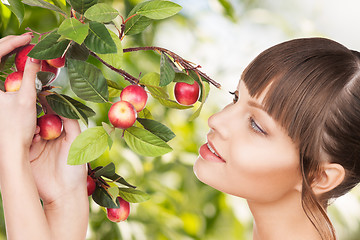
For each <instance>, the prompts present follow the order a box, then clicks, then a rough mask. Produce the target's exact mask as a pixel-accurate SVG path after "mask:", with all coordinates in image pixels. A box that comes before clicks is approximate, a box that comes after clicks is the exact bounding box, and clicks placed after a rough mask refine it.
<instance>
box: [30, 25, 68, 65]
mask: <svg viewBox="0 0 360 240" xmlns="http://www.w3.org/2000/svg"><path fill="white" fill-rule="evenodd" d="M60 37H61V35H60V34H58V33H56V31H54V32H52V33H50V34H49V35H47V36H46V37H45V38H44V39H42V40H41V41H40V42H39V43H38V44H36V45H35V47H34V48H33V49H32V50H31V51H30V52H29V54H28V56H29V57H31V58H35V59H42V60H46V59H54V58H58V57H61V56H62V55H63V54H64V51H65V50H66V48H67V46H68V45H69V43H70V41H69V40H63V41H60V42H58V39H59V38H60Z"/></svg>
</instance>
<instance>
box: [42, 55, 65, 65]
mask: <svg viewBox="0 0 360 240" xmlns="http://www.w3.org/2000/svg"><path fill="white" fill-rule="evenodd" d="M46 62H47V63H48V64H49V65H50V66H53V67H56V68H62V67H64V66H65V56H64V57H58V58H55V59H49V60H46Z"/></svg>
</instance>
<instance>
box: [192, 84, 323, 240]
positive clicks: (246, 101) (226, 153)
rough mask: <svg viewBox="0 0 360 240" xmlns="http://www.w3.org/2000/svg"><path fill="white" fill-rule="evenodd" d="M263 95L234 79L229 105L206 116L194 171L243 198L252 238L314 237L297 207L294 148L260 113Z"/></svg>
mask: <svg viewBox="0 0 360 240" xmlns="http://www.w3.org/2000/svg"><path fill="white" fill-rule="evenodd" d="M263 97H264V96H260V97H259V98H258V99H254V98H252V97H251V96H250V95H249V93H248V90H247V89H246V87H245V85H244V84H243V83H242V82H241V81H240V84H239V86H238V89H237V91H236V97H235V98H236V99H235V101H234V103H231V104H229V105H228V106H226V107H225V108H224V109H223V110H222V111H220V112H218V113H216V114H214V115H213V116H211V117H210V118H209V121H208V125H209V127H210V131H209V133H208V135H207V140H208V144H204V145H203V146H202V147H201V148H200V151H199V152H200V156H199V157H198V159H197V160H196V162H195V165H194V172H195V174H196V176H197V177H198V178H199V180H200V181H202V182H204V183H206V184H208V185H210V186H212V187H214V188H216V189H218V190H220V191H223V192H225V193H228V194H231V195H235V196H239V197H242V198H245V199H247V202H248V205H249V208H250V210H251V212H252V214H253V217H254V228H253V239H254V240H273V239H274V240H275V239H285V240H286V239H289V240H290V239H291V240H294V239H295V240H296V239H313V240H317V239H320V238H319V234H318V233H317V231H316V229H315V228H314V227H313V225H312V224H311V222H310V220H309V219H308V218H307V217H306V215H305V213H304V210H303V209H302V207H301V186H302V178H301V172H300V167H299V150H298V148H297V146H296V144H295V143H293V142H292V140H291V139H290V138H289V137H288V136H287V134H286V132H285V131H284V130H283V129H282V128H281V127H280V126H279V125H278V124H277V123H276V122H275V121H274V120H273V119H272V118H271V117H270V116H269V115H268V114H267V113H266V112H265V111H264V110H263V109H262V106H261V102H262V98H263ZM208 145H210V148H212V149H211V150H210V149H209V146H208ZM214 152H215V153H214Z"/></svg>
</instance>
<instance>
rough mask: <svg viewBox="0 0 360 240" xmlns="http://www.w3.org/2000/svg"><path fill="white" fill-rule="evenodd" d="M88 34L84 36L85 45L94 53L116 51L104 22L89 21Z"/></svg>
mask: <svg viewBox="0 0 360 240" xmlns="http://www.w3.org/2000/svg"><path fill="white" fill-rule="evenodd" d="M89 28H90V29H89V34H88V36H87V37H86V38H85V41H84V43H85V45H86V46H87V47H88V48H89V49H90V50H91V51H93V52H95V53H102V54H107V53H117V52H118V51H117V46H116V44H115V42H114V40H113V39H112V37H111V35H110V33H109V31H108V30H107V28H106V27H105V25H104V24H102V23H98V22H90V23H89Z"/></svg>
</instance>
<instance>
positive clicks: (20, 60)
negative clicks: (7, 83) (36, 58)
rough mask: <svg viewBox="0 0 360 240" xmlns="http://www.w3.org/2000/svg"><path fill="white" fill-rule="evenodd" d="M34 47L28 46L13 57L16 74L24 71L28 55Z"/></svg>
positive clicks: (32, 45)
mask: <svg viewBox="0 0 360 240" xmlns="http://www.w3.org/2000/svg"><path fill="white" fill-rule="evenodd" d="M34 46H35V45H34V44H29V45H26V46H24V47H22V48H20V49H19V51H18V52H17V54H16V56H15V66H16V69H17V70H18V72H23V71H24V69H25V64H26V60H27V58H28V56H27V55H28V53H29V52H30V51H31V49H33V47H34Z"/></svg>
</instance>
